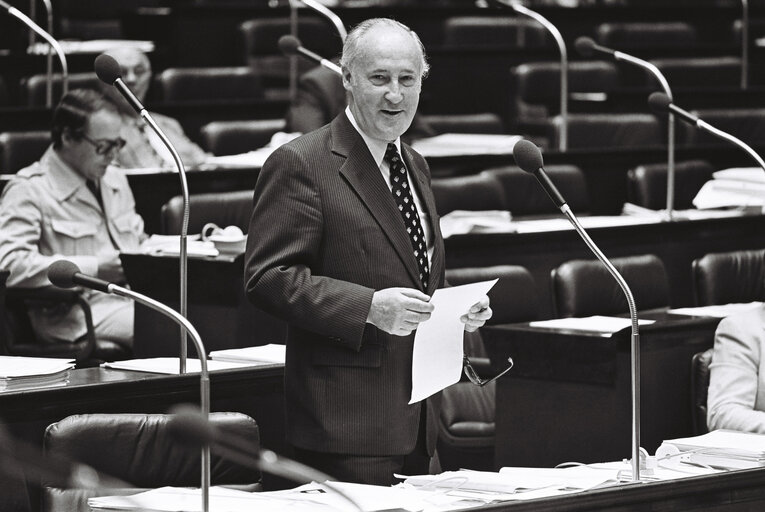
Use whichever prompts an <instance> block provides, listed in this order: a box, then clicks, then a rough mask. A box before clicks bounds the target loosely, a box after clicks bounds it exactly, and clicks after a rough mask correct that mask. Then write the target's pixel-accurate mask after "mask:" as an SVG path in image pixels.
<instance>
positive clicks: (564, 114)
mask: <svg viewBox="0 0 765 512" xmlns="http://www.w3.org/2000/svg"><path fill="white" fill-rule="evenodd" d="M496 1H497V2H499V3H500V4H502V5H505V6H507V7H510V8H511V9H512V10H514V11H515V12H517V13H518V14H523V15H525V16H528V17H529V18H531V19H533V20H535V21H536V22H537V23H539V24H540V25H542V26H543V27H544V28H545V29H547V31H548V32H549V33H550V34H551V35H552V36H553V39H555V43H556V44H557V45H558V51H559V53H560V117H561V120H562V121H563V122H562V123H561V128H560V140H559V141H558V150H560V151H566V150H567V149H568V51H567V50H566V42H565V41H564V40H563V36H562V35H561V33H560V30H558V28H557V27H556V26H555V25H553V24H552V23H550V21H549V20H548V19H547V18H545V17H544V16H542V15H541V14H539V13H538V12H536V11H532V10H531V9H529V8H527V7H525V6H523V5H521V4H520V3H519V2H517V0H496Z"/></svg>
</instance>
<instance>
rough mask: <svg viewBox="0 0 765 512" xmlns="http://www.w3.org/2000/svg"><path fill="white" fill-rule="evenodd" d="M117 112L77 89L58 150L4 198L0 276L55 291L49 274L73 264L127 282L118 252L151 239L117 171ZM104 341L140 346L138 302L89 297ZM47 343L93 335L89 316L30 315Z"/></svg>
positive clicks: (59, 112) (53, 311)
mask: <svg viewBox="0 0 765 512" xmlns="http://www.w3.org/2000/svg"><path fill="white" fill-rule="evenodd" d="M121 129H122V120H121V117H120V114H119V111H118V110H117V106H116V105H115V104H114V103H113V102H112V101H111V100H109V99H108V98H106V97H104V96H103V95H102V94H100V93H98V92H96V91H93V90H89V89H76V90H72V91H70V92H69V93H68V94H66V95H65V96H64V97H63V98H62V99H61V102H60V103H59V105H58V106H57V107H56V109H55V111H54V113H53V123H52V129H51V137H52V140H53V144H52V145H51V147H50V148H48V150H47V151H46V152H45V154H44V155H43V156H42V158H41V159H40V160H39V161H38V162H35V163H34V164H32V165H31V166H29V167H27V168H25V169H22V170H20V171H19V172H18V173H16V175H14V176H13V178H11V180H10V181H9V182H8V184H7V185H6V186H5V189H4V190H3V193H2V196H1V197H0V268H4V269H8V270H10V276H9V277H8V281H7V284H8V286H12V287H21V288H39V287H44V286H50V282H49V281H48V278H47V270H48V266H49V265H50V264H51V263H53V262H54V261H56V260H60V259H68V260H70V261H72V262H74V263H75V264H77V266H78V267H80V269H82V272H83V273H85V274H90V275H94V276H98V277H100V278H101V279H105V280H106V281H111V282H115V283H124V282H125V275H124V272H123V270H122V265H121V263H120V258H119V253H120V251H128V250H135V249H137V248H138V246H139V244H140V243H141V242H142V241H143V239H144V238H146V235H145V233H144V230H143V219H141V217H140V216H139V215H138V214H137V213H136V211H135V201H134V198H133V193H132V191H131V190H130V186H129V185H128V181H127V178H126V177H125V176H124V174H123V173H122V172H121V171H120V170H119V169H116V168H114V167H112V166H111V165H110V164H111V163H112V160H113V159H114V158H115V156H116V154H117V152H118V151H119V150H120V149H121V148H122V147H123V146H124V145H125V141H124V140H123V139H122V137H121ZM84 293H85V299H86V300H87V301H88V303H89V304H90V307H91V311H92V316H93V325H94V328H95V334H96V338H97V339H102V340H112V341H114V342H115V343H120V344H124V345H127V346H132V343H133V303H132V301H130V300H128V299H125V298H123V297H117V296H115V295H108V294H105V293H101V292H97V291H89V290H86V291H85V292H84ZM29 315H30V319H31V321H32V326H33V328H34V330H35V332H36V334H37V336H38V338H39V339H43V340H46V341H49V342H64V343H66V342H74V341H77V340H78V339H80V338H82V337H84V336H85V335H86V326H85V319H84V316H83V313H82V310H81V309H80V308H78V307H73V308H68V307H65V308H30V310H29Z"/></svg>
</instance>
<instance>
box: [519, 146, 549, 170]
mask: <svg viewBox="0 0 765 512" xmlns="http://www.w3.org/2000/svg"><path fill="white" fill-rule="evenodd" d="M513 158H515V163H516V165H517V166H518V167H520V168H521V169H522V170H524V171H526V172H530V173H535V172H537V171H538V170H539V169H541V168H542V167H544V162H543V160H542V152H541V151H540V150H539V148H538V147H537V146H536V145H535V144H534V143H533V142H531V141H528V140H526V139H521V140H519V141H518V142H516V143H515V146H513Z"/></svg>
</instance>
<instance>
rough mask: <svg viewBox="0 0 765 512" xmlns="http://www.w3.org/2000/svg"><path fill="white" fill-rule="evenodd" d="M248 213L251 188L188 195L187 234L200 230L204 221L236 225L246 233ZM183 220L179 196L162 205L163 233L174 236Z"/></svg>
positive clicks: (250, 202)
mask: <svg viewBox="0 0 765 512" xmlns="http://www.w3.org/2000/svg"><path fill="white" fill-rule="evenodd" d="M251 214H252V190H234V191H230V192H211V193H204V194H191V195H190V196H189V226H188V227H189V230H188V232H189V233H200V232H201V231H202V228H203V227H204V225H205V224H207V223H208V222H214V223H215V224H217V225H218V226H220V227H226V226H238V227H239V228H240V229H241V230H242V231H243V232H245V233H246V232H247V227H248V226H249V224H250V216H251ZM182 222H183V196H175V197H173V198H172V199H170V200H169V201H168V202H167V203H165V204H164V205H163V206H162V211H161V213H160V229H161V234H163V235H177V234H180V232H181V223H182Z"/></svg>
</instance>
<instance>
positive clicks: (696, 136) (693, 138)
mask: <svg viewBox="0 0 765 512" xmlns="http://www.w3.org/2000/svg"><path fill="white" fill-rule="evenodd" d="M692 114H694V115H696V116H698V117H700V118H701V119H703V120H704V121H706V122H707V123H709V124H711V125H712V126H714V127H715V128H717V129H719V130H722V131H724V132H727V133H729V134H731V135H733V136H735V137H738V138H739V139H741V140H742V141H744V142H745V143H747V144H749V145H754V146H756V145H757V144H759V143H760V141H762V140H765V108H728V109H697V110H693V111H692ZM677 139H678V141H679V143H680V144H682V145H686V146H699V147H701V146H726V147H727V146H729V145H730V142H728V141H726V140H722V139H720V138H718V137H716V136H714V135H712V134H710V133H708V132H706V131H703V130H699V129H698V128H696V127H695V126H691V125H687V124H686V123H679V126H678V133H677Z"/></svg>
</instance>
